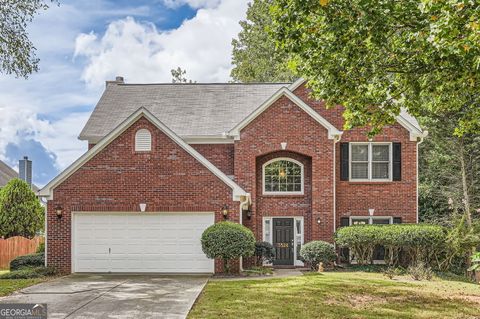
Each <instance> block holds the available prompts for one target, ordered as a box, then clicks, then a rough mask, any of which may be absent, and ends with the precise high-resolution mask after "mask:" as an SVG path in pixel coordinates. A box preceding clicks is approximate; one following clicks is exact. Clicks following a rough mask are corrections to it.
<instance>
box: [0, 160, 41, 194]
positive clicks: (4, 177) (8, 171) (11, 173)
mask: <svg viewBox="0 0 480 319" xmlns="http://www.w3.org/2000/svg"><path fill="white" fill-rule="evenodd" d="M14 178H18V173H17V172H16V171H15V170H14V169H13V168H11V167H10V166H8V165H7V164H5V162H2V161H0V188H2V187H4V186H5V185H7V183H8V182H9V181H10V180H12V179H14ZM38 189H39V188H38V187H37V186H36V185H32V190H33V191H35V192H36V191H38Z"/></svg>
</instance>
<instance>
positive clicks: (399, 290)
mask: <svg viewBox="0 0 480 319" xmlns="http://www.w3.org/2000/svg"><path fill="white" fill-rule="evenodd" d="M479 308H480V286H479V285H476V284H472V283H465V282H458V281H447V280H443V279H440V278H435V279H434V280H432V281H420V282H416V281H412V280H411V279H410V278H409V277H407V276H401V277H396V278H395V279H394V280H391V279H387V278H385V277H384V276H382V274H378V273H367V272H326V273H323V274H317V273H311V274H306V275H304V276H298V277H288V278H272V279H265V280H243V281H210V282H209V283H208V285H207V286H206V288H205V290H204V291H203V293H202V294H201V296H200V298H199V300H198V301H197V303H196V304H195V306H194V307H193V309H192V311H191V312H190V314H189V317H188V318H189V319H194V318H220V317H221V318H222V319H225V318H239V317H241V318H339V319H340V318H342V319H343V318H378V319H380V318H402V319H403V318H405V319H406V318H425V319H426V318H436V319H437V318H479V317H478V316H479Z"/></svg>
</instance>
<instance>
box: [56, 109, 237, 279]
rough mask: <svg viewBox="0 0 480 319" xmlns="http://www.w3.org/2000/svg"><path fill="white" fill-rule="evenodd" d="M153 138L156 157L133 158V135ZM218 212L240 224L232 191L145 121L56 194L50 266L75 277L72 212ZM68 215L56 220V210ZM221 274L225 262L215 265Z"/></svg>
mask: <svg viewBox="0 0 480 319" xmlns="http://www.w3.org/2000/svg"><path fill="white" fill-rule="evenodd" d="M140 128H147V129H149V130H150V132H152V152H146V153H145V152H135V151H134V140H135V132H136V131H137V130H138V129H140ZM139 203H147V209H146V210H147V212H153V211H155V212H166V211H170V212H174V211H214V212H216V220H217V221H220V220H223V217H222V216H221V214H220V212H219V211H220V209H221V208H222V207H223V205H224V204H228V205H229V206H230V207H231V210H232V214H231V216H230V219H231V220H234V221H238V207H239V203H238V202H233V201H232V191H231V189H230V188H229V187H228V186H227V185H225V184H224V183H223V182H222V181H221V180H219V179H218V178H217V177H216V176H214V175H213V174H212V173H211V172H210V171H209V170H207V168H205V167H204V166H203V165H202V164H200V163H199V162H198V161H197V160H196V159H194V158H193V157H192V156H191V155H190V154H188V153H187V152H186V151H184V150H183V149H182V148H181V147H180V146H178V145H177V144H176V143H175V142H173V141H172V140H170V139H169V138H168V137H167V136H166V135H165V134H163V133H162V132H161V131H160V130H158V129H157V128H156V127H155V126H154V125H153V124H151V123H150V122H149V121H148V120H146V119H145V118H141V119H140V120H138V121H137V122H136V123H134V124H133V125H132V126H131V127H130V128H128V129H127V130H126V131H125V132H124V133H122V134H121V135H120V136H119V137H117V138H116V139H115V140H114V141H113V142H112V143H111V144H109V145H108V146H107V147H106V148H105V149H103V150H102V151H101V152H100V153H98V154H97V155H96V156H94V157H93V158H92V159H91V160H89V161H88V162H87V163H85V164H84V165H83V166H82V167H81V168H80V169H79V170H78V171H77V172H75V173H74V174H73V175H71V176H70V177H69V178H68V179H67V180H66V181H64V182H63V183H62V184H60V185H59V186H58V187H57V188H55V190H54V199H53V200H51V201H49V202H48V256H47V258H48V264H49V265H50V266H54V267H57V268H58V269H59V270H60V271H61V272H64V273H69V272H70V271H71V231H70V230H71V212H72V211H122V212H139V210H140V209H139ZM57 205H60V206H61V207H63V210H64V213H63V217H62V218H61V219H57V217H56V216H55V213H54V208H55V207H56V206H57ZM215 265H216V270H217V271H219V270H221V262H216V263H215Z"/></svg>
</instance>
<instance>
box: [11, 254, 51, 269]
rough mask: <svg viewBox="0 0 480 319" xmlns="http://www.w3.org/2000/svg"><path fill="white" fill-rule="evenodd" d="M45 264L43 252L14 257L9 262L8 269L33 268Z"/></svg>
mask: <svg viewBox="0 0 480 319" xmlns="http://www.w3.org/2000/svg"><path fill="white" fill-rule="evenodd" d="M43 266H45V254H44V253H39V254H32V255H25V256H20V257H17V258H15V259H14V260H12V261H11V262H10V271H14V270H19V269H22V268H35V267H43Z"/></svg>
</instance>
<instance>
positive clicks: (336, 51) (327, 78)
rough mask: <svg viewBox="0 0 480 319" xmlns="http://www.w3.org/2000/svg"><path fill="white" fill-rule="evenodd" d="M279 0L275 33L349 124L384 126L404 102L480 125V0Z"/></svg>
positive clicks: (465, 127) (463, 124) (414, 110)
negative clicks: (342, 109) (338, 108)
mask: <svg viewBox="0 0 480 319" xmlns="http://www.w3.org/2000/svg"><path fill="white" fill-rule="evenodd" d="M272 1H273V5H272V6H271V9H270V13H271V16H272V19H273V24H272V28H271V30H272V31H271V35H272V37H274V38H275V40H276V42H277V45H278V47H279V48H280V49H281V50H283V51H284V52H285V54H287V55H288V56H289V57H290V60H291V62H290V65H292V66H293V67H294V68H295V70H296V72H298V74H301V75H302V76H303V77H304V78H306V79H307V80H308V85H309V87H310V88H311V89H312V95H313V96H314V97H316V98H319V99H323V100H325V101H326V104H327V106H328V107H333V106H335V105H338V104H341V105H343V106H344V107H345V112H344V118H345V120H346V121H345V128H347V129H348V128H352V127H359V126H369V127H371V134H375V133H378V132H379V131H381V129H382V127H383V126H384V125H386V124H392V123H394V121H395V116H396V115H398V114H399V112H400V110H401V108H402V107H403V108H405V109H406V110H407V111H408V112H409V113H410V114H412V115H414V116H421V115H425V114H430V113H431V114H435V115H438V116H444V115H446V114H450V113H455V114H457V115H460V116H459V117H457V118H456V119H455V120H456V123H455V134H456V135H457V136H462V135H463V134H466V133H475V132H479V131H480V94H479V92H480V2H478V1H470V0H451V1H434V0H404V1H397V0H383V1H378V0H367V1H365V0H301V1H298V0H272Z"/></svg>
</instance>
